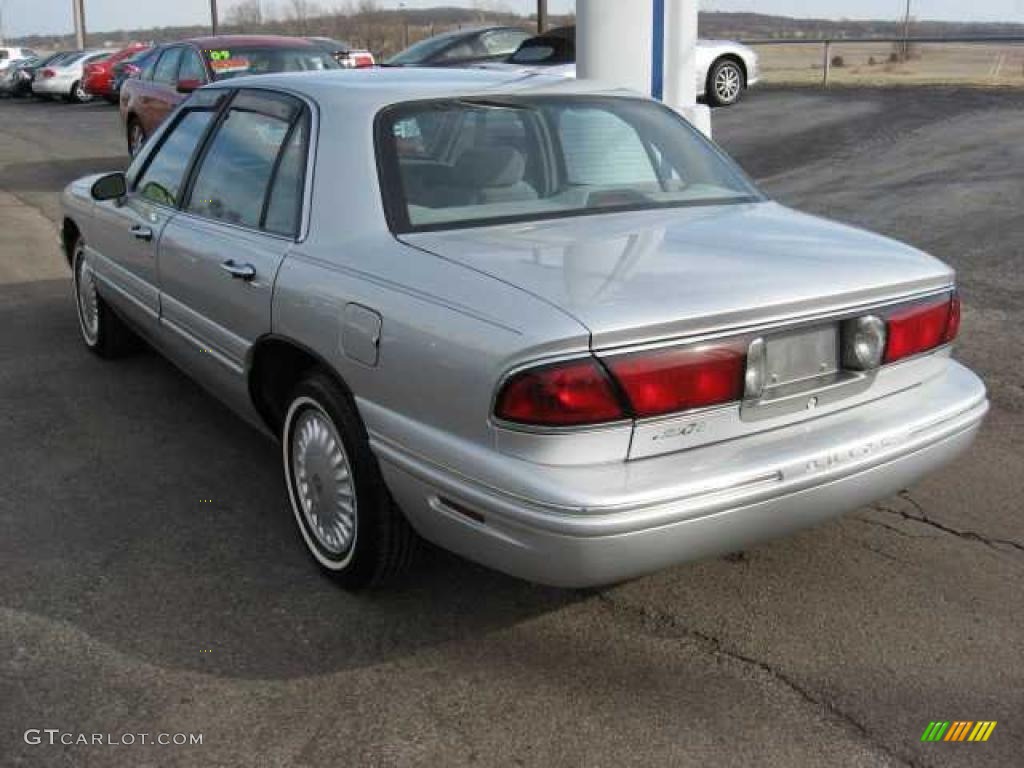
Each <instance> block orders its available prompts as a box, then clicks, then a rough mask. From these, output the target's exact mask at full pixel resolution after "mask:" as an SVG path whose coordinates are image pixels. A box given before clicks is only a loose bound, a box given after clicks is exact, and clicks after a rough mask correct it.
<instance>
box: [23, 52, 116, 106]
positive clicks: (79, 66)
mask: <svg viewBox="0 0 1024 768" xmlns="http://www.w3.org/2000/svg"><path fill="white" fill-rule="evenodd" d="M111 53H113V51H78V52H76V53H72V54H71V55H69V56H68V57H66V58H64V59H61V60H60V61H59V62H57V63H55V64H51V65H50V66H47V67H43V68H42V69H40V70H39V71H38V72H37V73H36V77H35V80H33V81H32V93H34V94H36V95H37V96H50V97H55V96H60V97H62V98H64V99H67V100H68V101H77V102H86V101H92V99H93V95H92V94H91V93H89V92H88V91H86V90H85V86H84V85H83V84H82V79H83V73H84V70H85V65H86V64H92V63H94V62H97V61H102V60H103V59H105V58H107V57H108V56H110V54H111Z"/></svg>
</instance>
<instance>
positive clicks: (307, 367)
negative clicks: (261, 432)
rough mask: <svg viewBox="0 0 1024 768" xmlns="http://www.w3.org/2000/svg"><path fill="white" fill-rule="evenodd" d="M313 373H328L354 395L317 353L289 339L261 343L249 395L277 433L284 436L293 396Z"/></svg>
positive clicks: (255, 353)
mask: <svg viewBox="0 0 1024 768" xmlns="http://www.w3.org/2000/svg"><path fill="white" fill-rule="evenodd" d="M313 371H323V372H325V373H327V374H328V375H329V376H331V377H332V378H334V379H335V380H336V381H337V382H338V384H339V385H340V386H341V388H342V389H343V390H344V391H345V392H346V393H348V394H351V393H350V390H349V388H348V387H347V386H346V385H345V382H344V381H342V380H341V377H339V376H338V375H337V374H336V373H334V372H333V371H332V370H331V368H330V366H328V365H327V364H326V363H325V362H324V361H323V360H322V359H321V358H319V357H318V356H317V355H316V354H314V353H313V352H310V351H309V350H307V349H304V348H303V347H301V346H299V345H298V344H296V343H294V342H292V341H289V340H287V339H280V338H267V339H264V340H263V341H260V342H259V343H257V345H256V348H255V349H254V350H253V353H252V364H251V365H250V367H249V395H250V397H252V402H253V405H254V406H255V407H256V411H257V412H258V413H259V414H260V416H261V417H262V418H263V421H264V423H265V424H266V425H267V428H268V429H269V430H270V431H271V432H272V433H273V434H275V435H277V434H280V431H281V424H282V423H283V422H284V417H285V411H286V409H287V407H288V395H289V393H290V392H291V391H292V389H294V388H295V386H296V385H297V384H298V383H299V382H300V381H302V379H304V378H306V377H307V376H308V375H310V374H311V373H312V372H313Z"/></svg>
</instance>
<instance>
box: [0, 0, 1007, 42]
mask: <svg viewBox="0 0 1024 768" xmlns="http://www.w3.org/2000/svg"><path fill="white" fill-rule="evenodd" d="M621 1H622V2H644V0H621ZM269 2H271V3H273V2H278V3H280V2H281V0H269ZM405 2H406V5H407V6H409V7H431V6H435V5H465V6H470V5H473V2H472V0H405ZM912 2H913V7H914V15H915V16H916V17H917V18H922V19H940V20H950V21H1009V22H1018V23H1024V0H912ZM218 3H219V6H220V7H221V14H222V15H223V14H224V12H225V10H226V9H228V8H230V6H231V5H232V3H233V0H218ZM398 4H399V0H382V5H384V6H389V7H398ZM85 5H86V19H87V27H88V29H90V30H94V31H97V32H102V31H108V30H112V29H124V28H144V27H154V26H172V25H185V24H202V23H204V22H207V21H208V20H209V17H210V15H209V14H210V11H209V8H210V4H209V0H85ZM321 5H323V6H326V7H336V6H338V5H343V2H342V0H322V2H321ZM486 5H488V6H491V7H498V8H506V9H510V10H517V11H520V12H527V11H529V10H530V9H532V8H535V7H536V5H535V3H534V2H533V0H488V2H487V3H486ZM575 5H576V3H575V0H549V6H550V9H551V12H552V13H559V12H564V11H566V10H571V9H573V8H575ZM903 7H904V0H701V8H702V9H703V10H714V11H757V12H760V13H777V14H782V15H786V16H797V17H815V18H851V19H854V18H860V19H864V18H870V19H893V18H897V17H899V16H900V15H901V14H902V13H903ZM0 14H2V19H3V27H4V28H3V30H2V31H3V32H4V33H5V34H6V35H8V36H11V37H17V36H19V35H27V34H37V33H40V34H49V33H66V32H69V31H71V29H72V20H71V0H0Z"/></svg>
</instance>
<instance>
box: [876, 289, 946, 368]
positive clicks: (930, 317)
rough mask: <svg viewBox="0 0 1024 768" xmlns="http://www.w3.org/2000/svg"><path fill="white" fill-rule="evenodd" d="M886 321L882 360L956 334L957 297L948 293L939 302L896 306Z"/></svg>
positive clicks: (932, 345)
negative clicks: (886, 340) (904, 306)
mask: <svg viewBox="0 0 1024 768" xmlns="http://www.w3.org/2000/svg"><path fill="white" fill-rule="evenodd" d="M888 325H889V334H888V337H889V340H888V342H887V344H886V347H885V362H887V363H894V362H896V361H897V360H902V359H904V358H907V357H912V356H914V355H919V354H921V353H922V352H927V351H928V350H931V349H935V348H936V347H938V346H941V345H943V344H947V343H949V342H951V341H953V339H955V338H956V335H957V333H959V330H960V300H959V298H958V297H957V296H956V294H951V295H950V296H947V297H946V298H945V299H943V300H942V301H940V302H930V303H928V304H918V305H916V306H912V307H907V308H906V309H901V310H898V311H896V312H894V313H893V314H891V315H890V316H889V323H888Z"/></svg>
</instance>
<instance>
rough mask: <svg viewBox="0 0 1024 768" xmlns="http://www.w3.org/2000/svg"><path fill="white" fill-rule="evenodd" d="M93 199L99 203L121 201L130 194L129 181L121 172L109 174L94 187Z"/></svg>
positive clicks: (95, 182)
mask: <svg viewBox="0 0 1024 768" xmlns="http://www.w3.org/2000/svg"><path fill="white" fill-rule="evenodd" d="M90 191H91V194H92V199H93V200H97V201H100V202H102V201H104V200H120V199H121V198H122V197H124V196H125V195H127V194H128V181H127V179H125V175H124V174H123V173H121V172H120V171H119V172H117V173H108V174H107V175H106V176H101V177H100V178H98V179H96V181H94V182H93V185H92V190H90Z"/></svg>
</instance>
